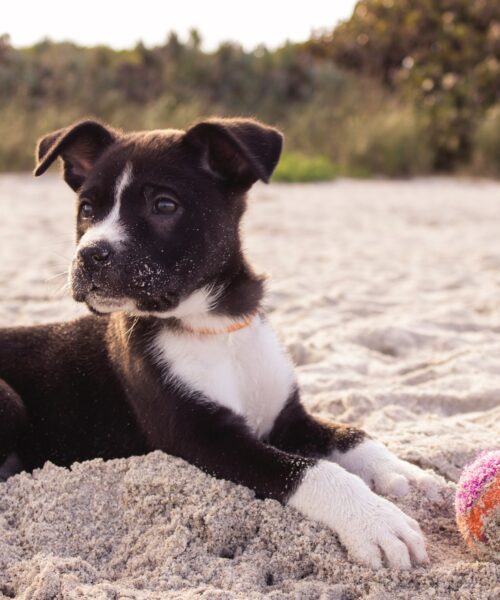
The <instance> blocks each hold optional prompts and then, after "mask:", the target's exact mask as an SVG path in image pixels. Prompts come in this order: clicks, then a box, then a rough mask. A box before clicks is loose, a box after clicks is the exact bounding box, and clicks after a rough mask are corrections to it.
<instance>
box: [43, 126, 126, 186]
mask: <svg viewBox="0 0 500 600" xmlns="http://www.w3.org/2000/svg"><path fill="white" fill-rule="evenodd" d="M116 137H117V134H116V133H115V132H114V131H113V130H111V129H109V128H108V127H106V126H105V125H102V124H101V123H99V122H97V121H81V122H80V123H76V124H75V125H71V126H70V127H66V128H65V129H59V130H58V131H54V132H52V133H49V134H47V135H46V136H45V137H43V138H42V139H41V140H40V141H39V142H38V147H37V152H36V154H37V166H36V168H35V170H34V175H35V176H36V177H38V176H39V175H43V173H45V171H46V170H47V169H48V168H49V167H50V165H51V164H52V163H53V162H54V161H55V160H56V158H58V157H60V158H61V159H62V161H63V164H64V180H65V181H66V183H67V184H68V185H69V186H70V187H71V188H72V189H73V190H75V191H76V190H78V189H79V188H80V187H81V185H82V184H83V182H84V181H85V178H86V177H87V175H88V174H89V172H90V170H91V169H92V167H93V165H94V163H95V162H96V160H97V159H98V158H99V156H100V155H101V154H102V153H103V152H104V150H105V149H106V148H107V147H108V146H109V145H110V144H112V143H113V142H114V141H115V139H116Z"/></svg>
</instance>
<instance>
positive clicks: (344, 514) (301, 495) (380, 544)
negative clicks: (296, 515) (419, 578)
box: [288, 460, 428, 569]
mask: <svg viewBox="0 0 500 600" xmlns="http://www.w3.org/2000/svg"><path fill="white" fill-rule="evenodd" d="M288 504H289V505H290V506H293V507H294V508H296V509H297V510H298V511H300V512H301V513H302V514H304V515H305V516H307V517H309V518H311V519H314V520H315V521H319V522H320V523H323V524H325V525H327V526H328V527H330V528H331V529H333V531H335V532H336V533H337V534H338V536H339V538H340V541H341V542H342V543H343V544H344V545H345V546H346V548H347V550H348V551H349V553H350V554H351V556H352V557H353V558H355V559H356V560H358V561H360V562H362V563H364V564H367V565H368V566H370V567H372V568H374V569H378V568H380V567H381V566H382V564H383V558H384V557H385V561H386V563H387V565H388V566H389V567H393V568H399V569H409V568H410V567H411V559H413V561H414V562H415V563H416V564H422V563H425V562H427V561H428V558H427V553H426V550H425V542H424V537H423V535H422V532H421V531H420V528H419V526H418V524H417V522H416V521H415V520H414V519H412V518H411V517H409V516H407V515H406V514H405V513H403V512H402V511H401V510H400V509H399V508H398V507H397V506H395V505H394V504H392V503H391V502H389V501H388V500H386V499H385V498H381V497H380V496H377V495H376V494H374V493H373V492H372V491H371V490H370V489H369V487H368V486H367V485H366V484H365V483H364V482H363V481H362V480H361V479H360V478H359V477H356V476H355V475H352V474H351V473H348V472H347V471H346V470H345V469H343V468H342V467H340V466H339V465H336V464H334V463H331V462H328V461H325V460H320V461H319V462H318V463H317V464H316V465H315V466H314V467H311V468H309V469H308V470H307V471H306V474H305V476H304V478H303V480H302V482H301V483H300V485H299V487H298V488H297V490H296V491H295V493H294V494H293V495H292V496H291V497H290V499H289V501H288ZM381 551H382V552H383V555H384V556H382V554H381Z"/></svg>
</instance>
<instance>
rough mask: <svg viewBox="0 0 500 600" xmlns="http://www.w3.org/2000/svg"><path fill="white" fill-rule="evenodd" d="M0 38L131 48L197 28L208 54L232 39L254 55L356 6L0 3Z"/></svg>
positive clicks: (328, 24)
mask: <svg viewBox="0 0 500 600" xmlns="http://www.w3.org/2000/svg"><path fill="white" fill-rule="evenodd" d="M0 2H1V4H2V16H1V21H0V34H2V33H8V34H10V36H11V39H12V42H13V44H14V45H15V46H26V45H30V44H32V43H33V42H36V41H39V40H40V39H42V38H45V37H50V38H51V39H53V40H56V41H60V40H72V41H75V42H78V43H80V44H84V45H94V44H107V45H110V46H113V47H115V48H128V47H131V46H133V45H135V43H136V42H137V41H138V40H140V39H141V40H143V41H144V42H145V44H146V45H148V46H149V45H154V44H160V43H162V42H163V41H164V40H165V39H166V36H167V33H168V32H169V31H172V30H173V31H176V32H177V33H178V34H179V35H180V37H181V38H182V39H186V37H187V35H188V31H189V29H191V28H193V27H195V28H196V29H198V30H199V31H200V33H201V35H202V38H203V46H204V48H205V49H208V50H212V49H213V48H215V47H216V46H217V45H218V43H219V42H221V41H224V40H232V41H237V42H239V43H241V44H242V45H243V46H244V47H245V48H246V49H252V48H254V47H255V46H257V45H258V44H260V43H265V44H266V45H267V46H270V47H276V46H278V45H280V44H282V43H283V42H284V41H285V40H287V39H288V40H291V41H303V40H306V39H307V38H308V37H309V35H310V33H311V31H313V30H317V29H325V28H326V29H331V28H332V27H333V26H334V25H335V24H336V23H337V22H338V21H339V20H340V19H347V18H348V17H349V16H350V15H351V13H352V10H353V8H354V5H355V4H356V0H305V1H304V0H295V1H294V0H288V1H286V0H274V1H273V0H267V1H265V0H246V1H243V2H242V1H241V0H240V1H238V0H232V1H229V0H198V1H195V0H175V1H168V0H164V1H161V0H134V1H133V2H130V1H127V0H121V1H120V0H84V1H83V2H81V1H74V2H71V1H68V0H11V1H7V0H3V1H2V0H0Z"/></svg>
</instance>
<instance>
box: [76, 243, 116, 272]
mask: <svg viewBox="0 0 500 600" xmlns="http://www.w3.org/2000/svg"><path fill="white" fill-rule="evenodd" d="M112 254H113V250H112V248H111V246H110V245H109V244H107V243H106V242H99V243H96V244H91V245H90V246H85V247H84V248H81V249H80V250H79V251H78V258H79V259H80V260H81V261H82V262H83V264H84V265H85V266H86V267H87V268H89V269H96V268H99V267H103V266H105V265H107V264H108V263H109V261H110V258H111V255H112Z"/></svg>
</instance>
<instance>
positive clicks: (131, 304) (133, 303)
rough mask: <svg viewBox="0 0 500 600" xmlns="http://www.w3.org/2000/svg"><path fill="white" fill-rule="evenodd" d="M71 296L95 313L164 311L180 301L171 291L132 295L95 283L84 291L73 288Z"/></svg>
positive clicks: (148, 312)
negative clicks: (106, 288) (115, 291)
mask: <svg viewBox="0 0 500 600" xmlns="http://www.w3.org/2000/svg"><path fill="white" fill-rule="evenodd" d="M73 297H74V299H75V300H76V301H77V302H85V304H86V305H87V306H88V307H89V309H90V310H91V311H92V312H94V313H97V314H109V313H112V312H121V311H124V312H130V313H136V314H137V313H141V314H144V313H147V314H150V313H165V312H169V311H171V310H174V309H175V308H176V307H177V306H178V304H179V302H180V297H179V295H178V294H176V293H173V292H165V293H163V294H158V295H151V294H147V295H146V294H141V295H138V296H136V297H132V296H128V295H119V294H116V293H110V292H108V291H106V290H105V289H104V288H102V287H100V286H98V285H96V284H92V285H91V286H90V287H89V288H88V290H86V291H85V290H81V289H79V290H78V289H74V290H73Z"/></svg>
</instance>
